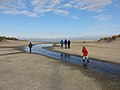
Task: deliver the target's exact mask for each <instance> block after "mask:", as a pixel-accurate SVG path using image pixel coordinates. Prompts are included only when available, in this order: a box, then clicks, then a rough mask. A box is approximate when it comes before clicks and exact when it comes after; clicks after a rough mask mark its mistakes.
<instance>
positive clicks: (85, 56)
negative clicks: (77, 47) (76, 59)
mask: <svg viewBox="0 0 120 90" xmlns="http://www.w3.org/2000/svg"><path fill="white" fill-rule="evenodd" d="M82 53H83V61H85V59H87V62H89V58H88V56H87V55H88V51H87V49H86V48H85V47H83V48H82Z"/></svg>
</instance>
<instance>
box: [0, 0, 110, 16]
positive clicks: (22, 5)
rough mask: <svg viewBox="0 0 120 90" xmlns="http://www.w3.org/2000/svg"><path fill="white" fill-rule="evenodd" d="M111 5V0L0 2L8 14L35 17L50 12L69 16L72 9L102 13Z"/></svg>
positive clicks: (3, 10) (26, 0) (0, 0)
mask: <svg viewBox="0 0 120 90" xmlns="http://www.w3.org/2000/svg"><path fill="white" fill-rule="evenodd" d="M28 2H29V5H27V4H28ZM111 3H112V1H111V0H30V1H29V0H0V10H1V11H2V12H3V13H6V14H23V15H28V16H35V17H36V16H39V15H41V14H45V13H48V12H53V13H55V14H60V15H69V14H70V11H69V10H70V9H78V10H87V11H102V10H103V9H104V8H105V7H106V6H108V5H110V4H111ZM13 11H14V12H13ZM74 18H76V17H74Z"/></svg>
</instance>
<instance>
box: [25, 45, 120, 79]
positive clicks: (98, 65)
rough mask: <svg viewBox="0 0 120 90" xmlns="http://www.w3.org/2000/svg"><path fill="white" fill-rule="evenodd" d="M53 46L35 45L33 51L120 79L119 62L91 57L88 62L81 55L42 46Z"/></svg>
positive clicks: (26, 48)
mask: <svg viewBox="0 0 120 90" xmlns="http://www.w3.org/2000/svg"><path fill="white" fill-rule="evenodd" d="M51 46H53V45H52V44H39V45H34V46H33V48H32V53H37V54H42V55H45V56H49V57H52V58H55V59H60V60H63V61H66V62H68V63H72V64H76V65H79V66H82V67H84V68H86V69H87V70H88V71H90V72H95V73H97V74H100V75H104V76H106V78H107V76H108V77H111V78H112V79H114V80H117V81H120V65H119V64H114V63H109V62H102V61H97V60H94V59H89V62H87V61H83V60H82V57H79V56H74V55H70V54H65V53H60V52H55V51H50V50H47V49H44V48H42V47H51ZM24 50H25V51H26V52H29V48H28V47H24Z"/></svg>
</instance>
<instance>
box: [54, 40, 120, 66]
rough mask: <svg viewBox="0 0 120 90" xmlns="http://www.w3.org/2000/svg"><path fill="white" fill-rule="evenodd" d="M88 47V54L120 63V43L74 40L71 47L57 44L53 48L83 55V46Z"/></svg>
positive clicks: (91, 56)
mask: <svg viewBox="0 0 120 90" xmlns="http://www.w3.org/2000/svg"><path fill="white" fill-rule="evenodd" d="M83 46H85V47H86V48H87V49H88V52H89V54H88V56H89V57H90V58H95V59H98V60H102V61H108V62H113V63H119V64H120V43H118V42H117V43H113V42H112V43H98V42H96V41H88V42H87V41H86V43H83V41H73V42H72V44H71V48H70V49H61V48H60V45H59V44H56V45H55V46H54V47H53V48H52V50H55V51H59V52H65V53H69V54H74V55H79V56H82V47H83Z"/></svg>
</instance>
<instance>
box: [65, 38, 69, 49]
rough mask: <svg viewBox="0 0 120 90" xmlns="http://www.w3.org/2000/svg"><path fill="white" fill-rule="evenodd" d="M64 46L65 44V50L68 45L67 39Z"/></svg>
mask: <svg viewBox="0 0 120 90" xmlns="http://www.w3.org/2000/svg"><path fill="white" fill-rule="evenodd" d="M64 44H65V49H67V44H68V42H67V39H65V41H64Z"/></svg>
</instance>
